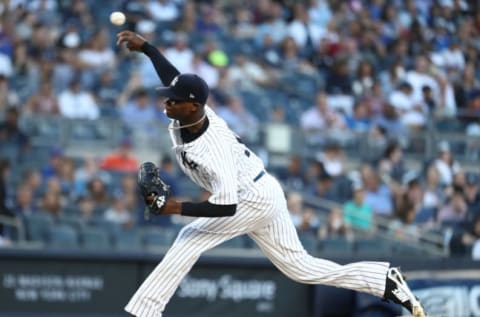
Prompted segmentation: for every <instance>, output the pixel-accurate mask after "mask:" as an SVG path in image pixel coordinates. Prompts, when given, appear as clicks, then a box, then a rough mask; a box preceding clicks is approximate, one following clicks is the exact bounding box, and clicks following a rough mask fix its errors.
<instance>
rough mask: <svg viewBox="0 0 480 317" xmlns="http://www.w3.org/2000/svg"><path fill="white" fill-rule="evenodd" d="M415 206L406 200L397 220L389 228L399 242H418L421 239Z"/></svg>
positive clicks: (399, 210) (400, 208)
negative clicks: (416, 221)
mask: <svg viewBox="0 0 480 317" xmlns="http://www.w3.org/2000/svg"><path fill="white" fill-rule="evenodd" d="M415 214H416V212H415V204H413V203H412V202H411V201H409V199H404V200H403V204H401V206H400V207H399V209H398V212H397V218H396V219H394V220H393V221H391V223H390V225H389V227H390V230H391V232H392V234H393V235H394V236H395V238H396V239H398V240H403V241H416V240H418V239H419V238H420V230H419V228H418V226H417V224H415V223H414V220H415Z"/></svg>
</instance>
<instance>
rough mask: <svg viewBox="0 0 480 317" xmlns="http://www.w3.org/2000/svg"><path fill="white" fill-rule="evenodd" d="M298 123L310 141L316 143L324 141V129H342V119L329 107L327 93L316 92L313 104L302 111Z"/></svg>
mask: <svg viewBox="0 0 480 317" xmlns="http://www.w3.org/2000/svg"><path fill="white" fill-rule="evenodd" d="M300 125H301V127H302V129H303V131H304V132H305V133H306V135H307V138H308V140H309V142H310V143H314V144H318V143H322V142H323V141H324V136H325V131H328V130H330V129H332V130H334V129H343V128H344V127H345V126H346V124H345V121H344V119H343V118H342V117H341V115H340V114H339V113H337V112H336V111H335V110H332V109H330V108H329V105H328V99H327V95H326V94H325V93H324V92H319V93H317V95H316V97H315V105H314V106H313V107H312V108H310V109H308V110H307V111H305V112H304V113H302V116H301V119H300Z"/></svg>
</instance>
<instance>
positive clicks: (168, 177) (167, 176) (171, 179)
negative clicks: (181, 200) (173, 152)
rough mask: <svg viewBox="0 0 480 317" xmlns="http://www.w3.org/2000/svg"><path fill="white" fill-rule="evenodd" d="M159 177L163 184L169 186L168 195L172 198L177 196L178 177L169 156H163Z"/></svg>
mask: <svg viewBox="0 0 480 317" xmlns="http://www.w3.org/2000/svg"><path fill="white" fill-rule="evenodd" d="M159 169H160V170H159V173H160V177H161V178H162V179H163V181H164V182H165V183H167V184H168V185H170V194H171V195H172V196H173V197H176V196H179V194H180V192H179V189H180V188H179V186H178V177H177V173H176V169H175V164H174V163H173V160H172V159H171V158H170V157H169V156H164V157H163V158H162V160H161V162H160V166H159Z"/></svg>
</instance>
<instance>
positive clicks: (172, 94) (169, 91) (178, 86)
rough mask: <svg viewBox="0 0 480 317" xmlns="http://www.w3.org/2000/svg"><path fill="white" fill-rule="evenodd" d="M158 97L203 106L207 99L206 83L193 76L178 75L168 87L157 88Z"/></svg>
mask: <svg viewBox="0 0 480 317" xmlns="http://www.w3.org/2000/svg"><path fill="white" fill-rule="evenodd" d="M157 92H158V95H159V96H163V97H167V98H169V99H172V100H178V101H190V102H193V103H198V104H201V105H204V104H205V103H206V102H207V98H208V93H209V89H208V85H207V83H206V82H205V81H204V80H203V79H202V78H200V77H199V76H197V75H195V74H180V75H178V76H176V77H175V78H174V79H173V80H172V82H171V83H170V86H168V87H159V88H157Z"/></svg>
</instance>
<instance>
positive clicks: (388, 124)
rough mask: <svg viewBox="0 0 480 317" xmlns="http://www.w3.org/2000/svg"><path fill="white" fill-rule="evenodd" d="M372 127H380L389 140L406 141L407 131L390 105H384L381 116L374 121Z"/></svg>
mask: <svg viewBox="0 0 480 317" xmlns="http://www.w3.org/2000/svg"><path fill="white" fill-rule="evenodd" d="M373 125H376V126H380V127H382V128H383V129H384V130H385V131H386V135H387V137H388V138H389V139H396V140H399V141H400V142H402V141H407V136H408V130H407V128H406V126H405V125H404V124H403V122H402V121H401V120H400V117H399V115H398V113H397V111H396V110H395V107H393V106H392V105H391V104H386V105H385V107H384V108H383V114H382V115H381V116H378V117H376V118H375V119H374V121H373Z"/></svg>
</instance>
